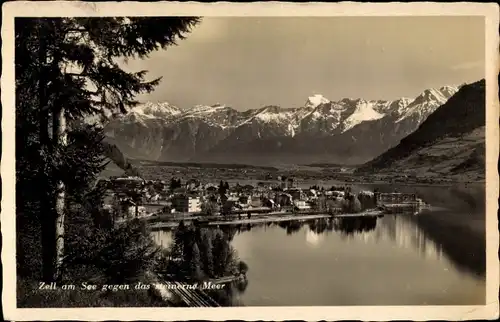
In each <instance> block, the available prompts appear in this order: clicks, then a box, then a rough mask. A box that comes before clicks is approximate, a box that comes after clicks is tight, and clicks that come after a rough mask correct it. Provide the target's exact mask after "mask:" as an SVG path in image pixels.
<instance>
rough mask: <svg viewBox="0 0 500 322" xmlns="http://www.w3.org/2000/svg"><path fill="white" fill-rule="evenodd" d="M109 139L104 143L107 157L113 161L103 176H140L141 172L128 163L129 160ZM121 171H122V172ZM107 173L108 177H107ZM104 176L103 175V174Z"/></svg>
mask: <svg viewBox="0 0 500 322" xmlns="http://www.w3.org/2000/svg"><path fill="white" fill-rule="evenodd" d="M109 141H110V140H109V139H106V140H105V141H103V142H102V144H103V145H104V148H105V155H106V157H107V158H108V159H109V160H110V161H111V162H110V164H108V166H106V169H105V170H104V171H103V172H105V173H104V175H103V176H110V175H123V174H125V175H131V176H140V173H139V171H138V170H137V169H136V168H134V167H133V166H132V164H131V163H130V162H129V161H128V159H127V158H126V157H125V155H123V153H122V152H121V151H120V149H119V148H118V147H117V146H116V145H115V144H114V143H112V142H109ZM120 170H121V171H120ZM106 173H107V174H108V175H106ZM101 175H102V174H101Z"/></svg>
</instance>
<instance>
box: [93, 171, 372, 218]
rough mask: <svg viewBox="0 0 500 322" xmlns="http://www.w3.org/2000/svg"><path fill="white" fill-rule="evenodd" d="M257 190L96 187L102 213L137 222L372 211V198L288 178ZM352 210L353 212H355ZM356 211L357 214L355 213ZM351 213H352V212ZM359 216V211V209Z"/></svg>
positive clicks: (118, 181) (117, 182)
mask: <svg viewBox="0 0 500 322" xmlns="http://www.w3.org/2000/svg"><path fill="white" fill-rule="evenodd" d="M280 179H281V180H278V181H277V182H274V183H267V184H266V183H259V184H257V185H256V186H252V185H249V184H247V185H239V184H235V185H232V186H229V184H228V183H227V182H226V183H224V182H222V181H221V182H220V183H219V184H213V183H201V182H199V181H197V180H188V181H186V182H184V183H182V182H180V181H179V180H177V181H176V180H174V179H172V181H170V182H167V181H163V180H144V179H142V178H139V177H123V178H121V177H119V178H110V179H108V180H102V181H100V182H99V184H100V185H103V186H104V187H105V188H106V191H107V193H106V207H107V208H109V209H114V210H115V212H117V213H119V214H120V216H128V217H141V216H146V215H148V214H151V213H181V214H188V213H189V214H197V213H200V214H201V213H208V212H210V213H211V214H214V213H216V214H217V213H230V212H232V211H237V210H251V209H256V208H260V209H263V208H267V209H271V210H277V211H278V210H280V211H293V210H298V211H307V210H318V211H333V210H339V209H342V208H345V207H346V205H347V206H350V205H352V204H353V203H354V204H356V203H359V204H360V206H359V207H358V208H360V209H361V208H365V209H366V208H370V207H373V206H375V204H376V199H375V198H374V194H373V192H370V191H365V192H361V193H358V194H357V195H354V194H352V193H351V192H350V189H349V187H346V186H344V187H332V188H330V189H328V190H325V189H324V188H319V187H311V188H308V189H301V188H299V187H297V184H296V182H294V180H293V179H291V178H280ZM355 208H356V207H355ZM356 209H357V208H356ZM356 209H355V210H356ZM358 210H359V209H358Z"/></svg>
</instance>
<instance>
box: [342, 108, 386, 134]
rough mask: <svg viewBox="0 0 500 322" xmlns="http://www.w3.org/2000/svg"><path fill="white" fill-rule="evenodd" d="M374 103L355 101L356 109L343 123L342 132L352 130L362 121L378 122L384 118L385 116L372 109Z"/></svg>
mask: <svg viewBox="0 0 500 322" xmlns="http://www.w3.org/2000/svg"><path fill="white" fill-rule="evenodd" d="M373 107H374V103H373V102H367V101H365V100H357V101H356V108H355V109H354V112H353V113H352V114H351V115H349V117H347V118H346V119H345V121H344V129H343V132H345V131H347V130H349V129H351V128H353V127H354V126H356V125H358V124H359V123H361V122H364V121H372V120H378V119H381V118H383V117H384V116H385V114H382V113H379V112H377V111H375V110H374V109H373Z"/></svg>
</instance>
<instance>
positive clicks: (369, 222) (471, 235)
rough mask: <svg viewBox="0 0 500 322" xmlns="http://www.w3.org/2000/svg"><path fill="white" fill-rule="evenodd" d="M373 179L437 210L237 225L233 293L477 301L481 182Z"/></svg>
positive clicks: (376, 301) (390, 301)
mask: <svg viewBox="0 0 500 322" xmlns="http://www.w3.org/2000/svg"><path fill="white" fill-rule="evenodd" d="M356 188H357V189H368V187H361V186H358V187H356ZM373 188H374V187H373V186H371V187H369V189H373ZM377 188H378V189H379V190H388V191H390V190H393V189H398V190H400V191H405V192H406V191H414V192H417V193H418V194H419V196H421V197H423V199H424V200H425V201H426V202H429V203H430V204H431V205H432V206H433V209H434V210H431V211H426V212H424V213H422V214H419V215H416V216H412V215H391V216H384V217H381V218H372V219H369V218H368V219H366V218H365V219H362V218H354V219H347V220H338V219H334V220H332V219H325V220H315V221H309V222H302V223H281V224H269V225H260V226H245V227H242V226H239V227H237V228H235V229H237V232H236V233H235V234H234V237H233V238H232V240H231V244H232V246H233V247H234V248H235V249H236V251H237V252H238V255H239V257H240V259H241V260H243V261H244V262H245V263H246V264H247V265H248V267H249V270H248V273H247V278H248V285H247V287H246V289H245V290H244V291H243V292H240V293H238V294H237V295H235V297H236V298H235V299H234V302H235V303H237V305H245V306H332V305H426V304H427V305H481V304H484V303H485V292H486V283H485V227H484V223H485V221H484V187H483V188H482V189H481V187H480V186H479V187H478V186H473V187H404V186H400V187H394V186H390V187H389V186H378V187H377ZM152 234H153V237H154V239H155V240H156V242H157V243H158V244H162V245H163V246H167V245H168V244H169V243H170V239H171V237H170V234H171V233H170V232H168V231H157V232H153V233H152Z"/></svg>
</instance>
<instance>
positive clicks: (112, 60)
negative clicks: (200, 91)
mask: <svg viewBox="0 0 500 322" xmlns="http://www.w3.org/2000/svg"><path fill="white" fill-rule="evenodd" d="M198 22H199V19H198V18H190V17H185V18H176V17H161V18H156V17H128V18H127V17H99V18H81V17H75V18H17V19H16V20H15V55H16V62H15V68H16V113H17V115H16V117H17V120H19V121H18V122H16V146H17V147H19V149H16V153H17V155H16V159H18V160H19V164H23V165H24V164H26V163H29V162H31V163H32V165H31V166H30V167H29V168H22V169H23V172H29V171H30V170H29V169H33V170H34V171H32V172H30V174H26V175H24V176H20V177H19V178H17V184H18V188H23V187H25V186H26V185H27V184H28V186H31V187H32V186H33V183H35V186H36V187H37V188H38V189H37V190H39V192H38V193H32V194H30V195H29V196H28V197H29V198H31V199H22V200H23V202H26V203H31V205H30V207H31V206H33V207H35V208H36V210H35V211H36V212H38V213H40V214H43V218H40V224H41V231H42V253H43V256H42V257H43V269H44V272H43V278H44V280H45V281H53V280H57V279H60V278H61V270H60V268H61V266H62V264H63V259H64V241H65V215H66V213H67V211H68V207H69V206H70V205H69V204H68V198H69V186H70V185H73V184H74V181H75V179H74V178H73V177H71V176H69V175H68V172H71V171H70V170H71V169H72V168H73V167H75V166H78V165H77V164H78V160H79V159H80V160H81V159H84V157H85V156H84V153H83V152H82V151H81V150H79V152H77V151H76V150H74V151H71V146H72V145H73V143H74V142H71V139H70V137H69V136H70V133H71V132H73V131H74V130H75V128H76V127H78V125H79V124H81V123H82V121H83V120H84V119H85V118H88V117H91V116H95V117H98V118H99V119H106V118H107V117H108V116H109V115H110V114H111V115H112V114H115V113H123V112H126V111H127V106H134V105H135V104H137V102H136V101H135V100H134V97H135V96H136V95H137V94H140V93H144V92H150V91H152V90H153V89H154V88H155V86H156V85H157V84H158V83H159V82H160V79H154V80H151V81H146V80H145V75H146V71H139V72H126V71H125V70H123V69H122V68H121V67H120V66H119V65H118V63H117V62H116V60H117V58H120V57H124V58H125V59H127V58H134V57H135V58H145V57H147V56H148V55H149V54H150V53H151V52H152V51H154V50H157V49H160V48H167V47H168V46H172V45H175V44H176V43H177V41H178V40H179V39H183V38H184V37H185V34H186V33H188V32H189V31H190V30H191V28H192V27H193V26H194V25H196V24H197V23H198ZM21 123H22V124H21ZM18 124H19V126H17V125H18ZM90 151H91V150H88V151H86V152H87V153H88V152H90ZM72 152H73V153H72ZM88 158H89V156H88V157H87V159H88ZM68 168H71V169H68ZM97 173H98V169H95V168H93V169H92V168H89V167H87V168H85V171H84V174H85V175H86V176H88V177H94V176H95V175H96V174H97ZM27 176H31V177H30V178H27ZM30 207H27V208H25V209H24V210H28V208H30ZM29 210H30V211H32V210H33V209H29ZM22 214H23V215H29V214H28V213H26V212H23V213H22Z"/></svg>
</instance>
